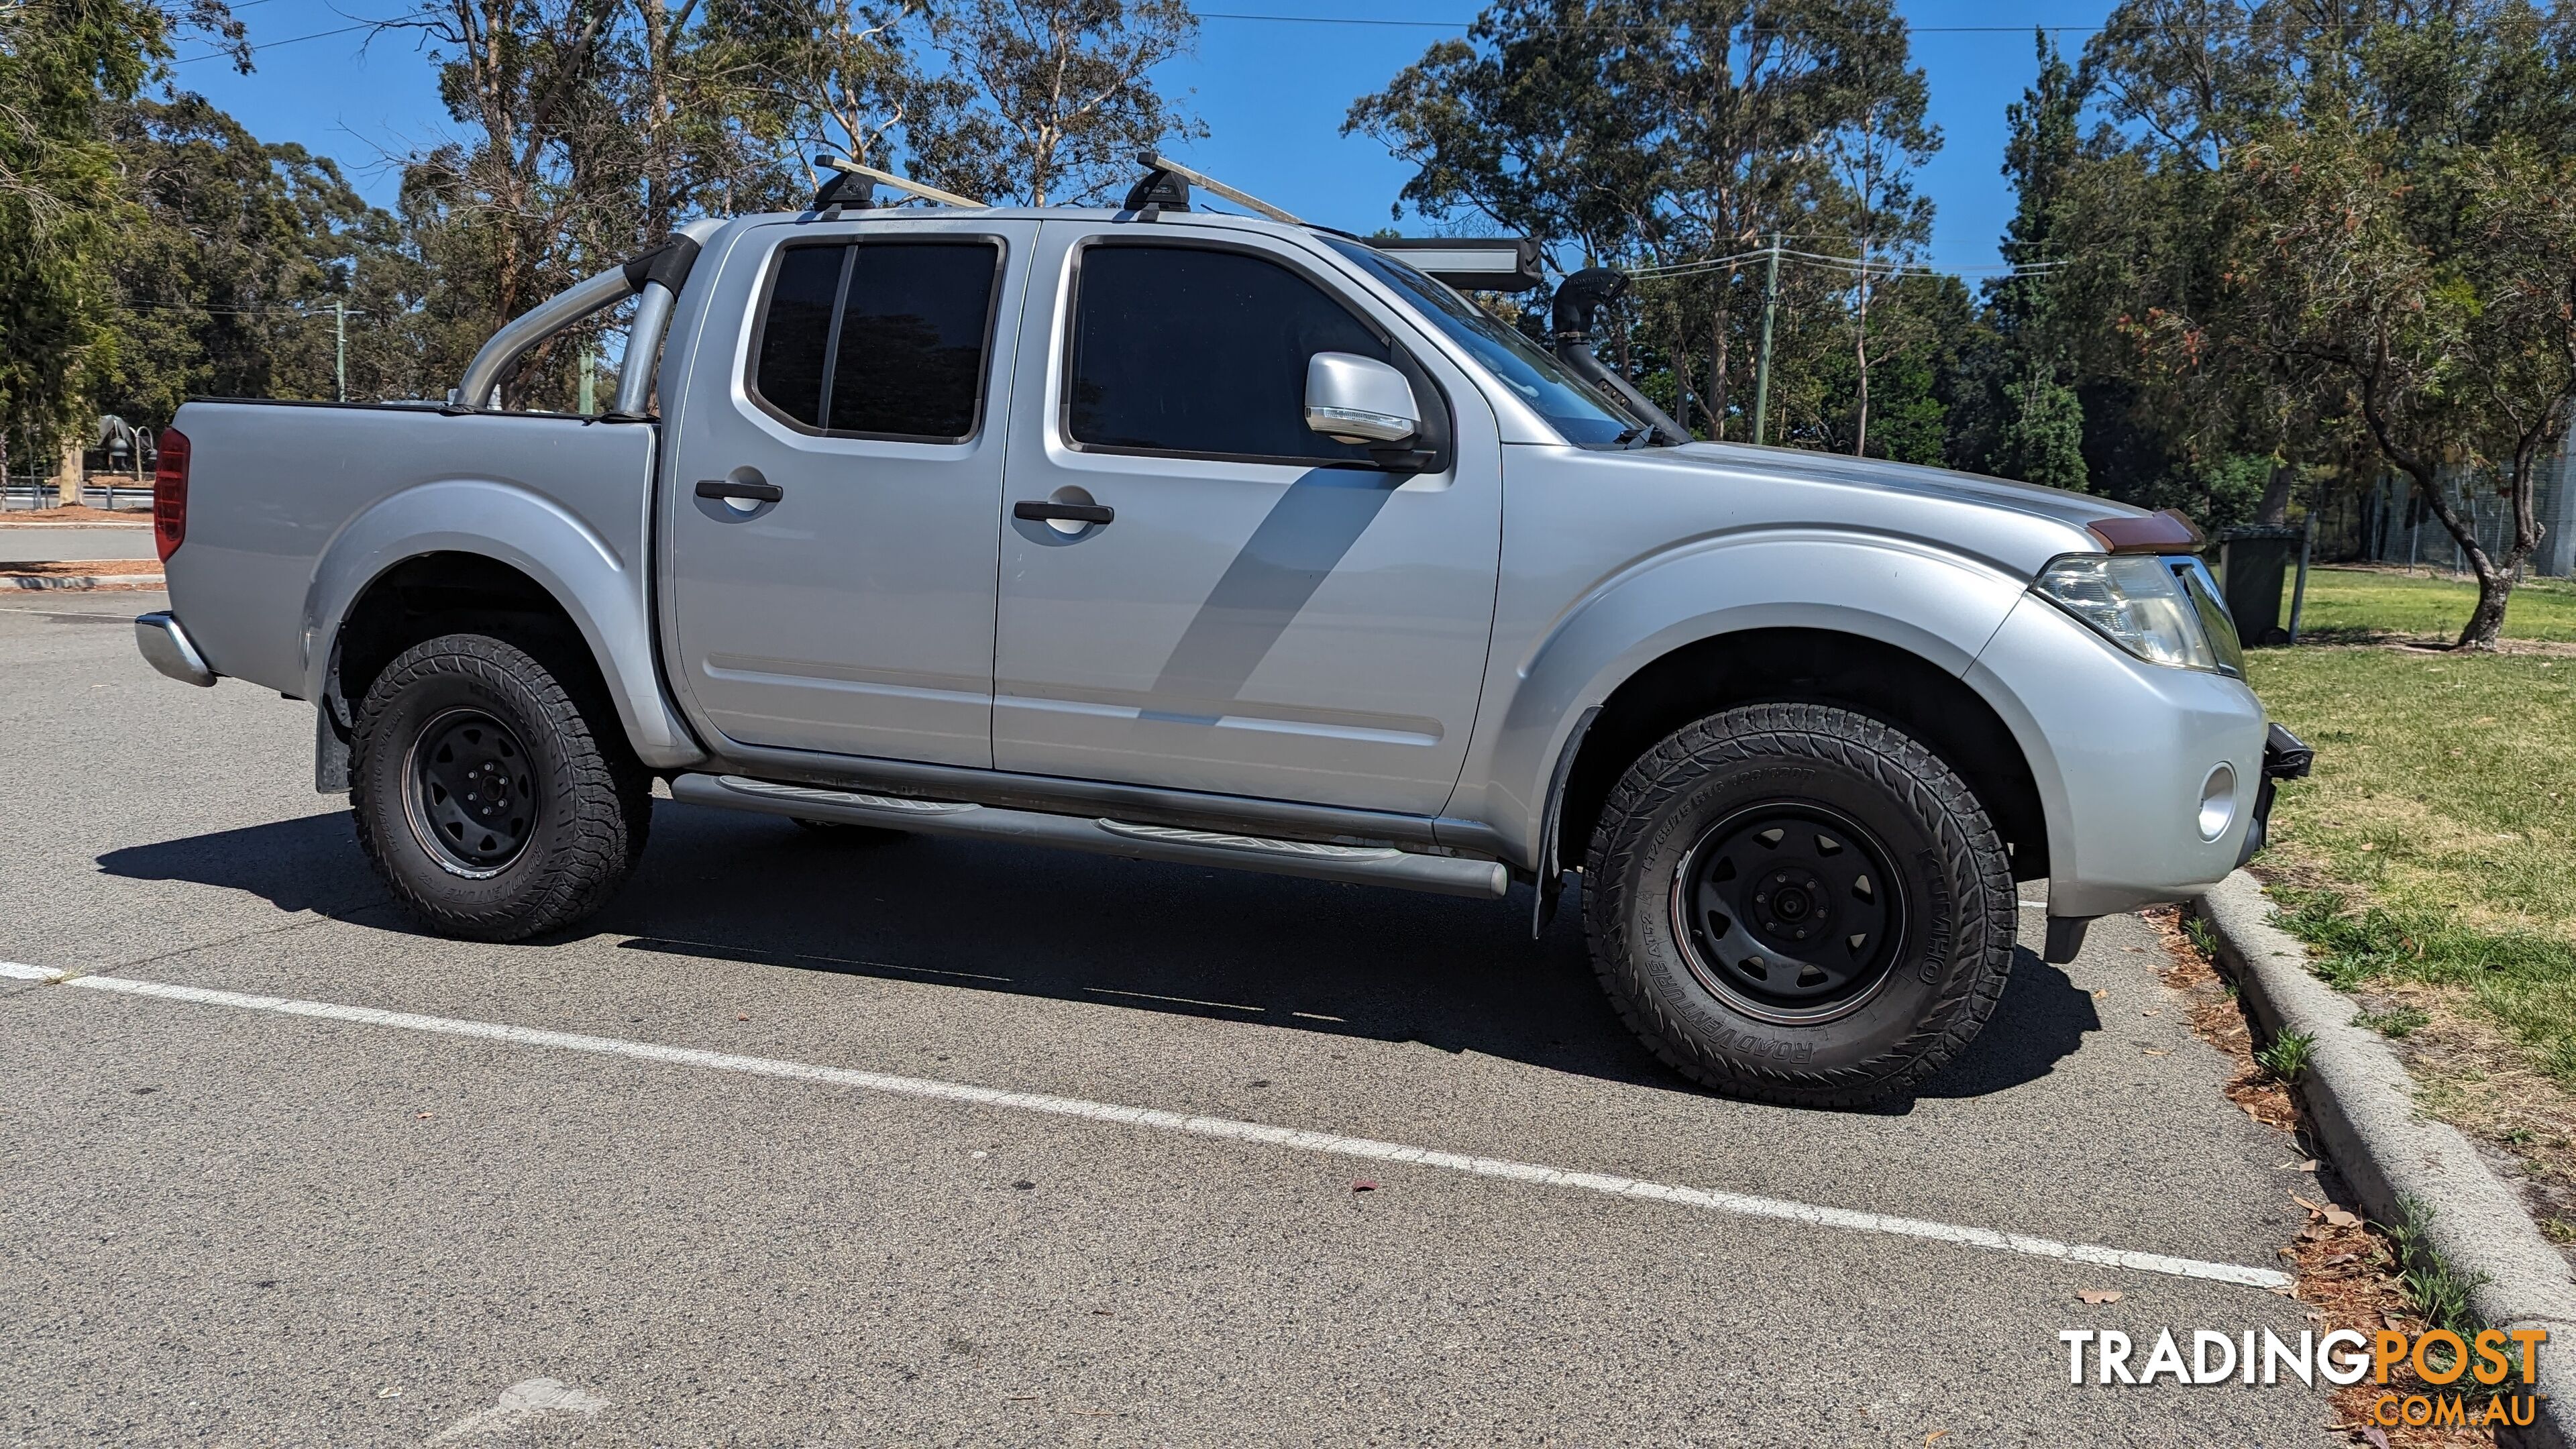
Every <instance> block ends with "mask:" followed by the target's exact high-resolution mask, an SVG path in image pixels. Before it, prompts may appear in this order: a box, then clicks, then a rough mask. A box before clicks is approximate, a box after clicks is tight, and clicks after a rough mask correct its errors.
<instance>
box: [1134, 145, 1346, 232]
mask: <svg viewBox="0 0 2576 1449" xmlns="http://www.w3.org/2000/svg"><path fill="white" fill-rule="evenodd" d="M1136 164H1137V165H1139V166H1142V167H1144V168H1145V179H1143V180H1142V181H1139V182H1137V183H1136V185H1135V186H1134V187H1133V188H1131V189H1130V190H1129V191H1128V193H1127V205H1126V207H1125V209H1126V210H1128V211H1138V212H1141V211H1147V210H1152V211H1187V210H1189V209H1190V191H1189V188H1190V187H1191V186H1193V185H1195V186H1204V187H1206V188H1207V189H1208V190H1210V191H1212V192H1215V193H1216V194H1217V195H1219V196H1222V197H1224V198H1225V199H1226V200H1228V201H1231V202H1233V203H1234V204H1235V205H1237V206H1245V207H1250V208H1251V209H1252V210H1254V211H1257V212H1259V213H1261V214H1262V215H1263V216H1266V217H1268V218H1270V219H1271V220H1272V221H1282V222H1286V223H1287V224H1288V225H1290V226H1307V225H1310V223H1309V222H1307V221H1306V220H1305V219H1304V218H1303V217H1299V216H1293V215H1291V214H1289V213H1288V212H1285V211H1282V210H1280V209H1279V208H1278V207H1275V206H1272V205H1271V204H1270V203H1269V202H1266V201H1264V200H1262V199H1261V198H1260V197H1258V196H1254V195H1252V194H1251V193H1250V192H1246V191H1237V190H1235V189H1234V188H1233V187H1231V186H1228V185H1226V184H1225V183H1224V182H1222V181H1219V180H1217V179H1216V178H1215V177H1213V176H1210V175H1207V174H1206V173H1205V172H1200V171H1193V170H1191V169H1190V168H1188V167H1187V166H1184V165H1182V164H1181V163H1180V162H1178V161H1174V160H1172V159H1171V158H1169V157H1167V156H1163V155H1160V154H1158V153H1156V152H1153V151H1139V152H1137V153H1136ZM1175 179H1177V180H1178V181H1179V182H1181V183H1183V184H1181V185H1179V186H1174V185H1173V184H1172V183H1173V181H1174V180H1175Z"/></svg>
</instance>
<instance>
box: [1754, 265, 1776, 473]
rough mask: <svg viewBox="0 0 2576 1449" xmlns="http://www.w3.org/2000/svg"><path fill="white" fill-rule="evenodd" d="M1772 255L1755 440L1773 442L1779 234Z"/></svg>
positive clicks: (1757, 369) (1757, 373) (1758, 362)
mask: <svg viewBox="0 0 2576 1449" xmlns="http://www.w3.org/2000/svg"><path fill="white" fill-rule="evenodd" d="M1769 250H1770V253H1771V257H1770V260H1769V261H1768V262H1767V263H1765V264H1764V267H1763V273H1762V350H1761V352H1760V353H1758V354H1757V355H1756V356H1755V358H1754V362H1753V441H1755V442H1757V443H1765V442H1769V441H1770V431H1769V427H1770V422H1771V314H1772V313H1773V312H1774V311H1776V310H1778V308H1779V305H1780V233H1778V232H1776V231H1775V232H1773V233H1771V246H1770V248H1769Z"/></svg>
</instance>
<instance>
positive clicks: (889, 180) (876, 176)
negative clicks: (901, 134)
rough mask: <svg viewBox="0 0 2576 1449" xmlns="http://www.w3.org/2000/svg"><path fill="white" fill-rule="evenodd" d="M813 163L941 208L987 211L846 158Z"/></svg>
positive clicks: (974, 203)
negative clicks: (936, 203)
mask: <svg viewBox="0 0 2576 1449" xmlns="http://www.w3.org/2000/svg"><path fill="white" fill-rule="evenodd" d="M814 162H815V164H816V165H819V166H828V167H830V168H832V169H833V170H835V171H839V172H844V173H846V174H848V175H851V176H864V177H866V178H867V179H868V180H870V181H873V182H876V183H877V184H878V185H880V186H891V187H893V188H894V189H895V190H897V191H900V192H902V193H903V194H905V195H906V196H918V197H920V198H921V199H922V200H924V201H935V202H938V203H939V204H940V205H942V206H963V207H970V208H972V209H974V210H977V211H982V210H986V209H987V207H986V205H985V203H983V202H980V201H977V200H976V199H974V198H973V197H971V196H960V195H958V194H957V193H956V192H954V191H942V190H940V189H939V188H938V187H936V186H925V185H923V184H922V183H920V182H918V181H915V180H912V179H911V178H910V177H905V176H897V175H895V174H894V173H893V172H891V171H879V170H878V169H877V168H875V167H874V166H867V165H862V164H861V163H859V162H856V161H852V160H849V159H848V158H846V157H841V156H817V157H815V158H814Z"/></svg>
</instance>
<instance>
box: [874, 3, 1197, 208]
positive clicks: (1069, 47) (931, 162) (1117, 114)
mask: <svg viewBox="0 0 2576 1449" xmlns="http://www.w3.org/2000/svg"><path fill="white" fill-rule="evenodd" d="M929 33H930V43H931V45H932V46H933V47H934V48H936V49H937V50H938V52H939V54H940V55H941V57H942V58H943V59H944V61H945V68H944V73H942V74H939V75H936V76H934V77H932V78H931V79H929V80H928V81H926V82H924V83H923V84H921V85H919V86H917V87H915V88H914V90H913V92H912V101H911V107H910V110H909V112H908V114H907V115H906V117H905V120H904V127H905V132H906V136H907V139H908V141H909V143H910V147H911V150H912V153H913V156H914V159H915V162H916V165H917V168H918V170H919V173H920V174H921V175H922V176H923V177H924V178H925V179H928V180H932V181H936V182H937V183H938V184H940V185H942V186H945V187H948V188H950V189H952V190H957V191H962V192H965V193H966V194H967V195H970V196H977V197H982V198H986V199H990V200H996V201H999V200H1016V201H1021V202H1025V203H1027V204H1028V205H1031V206H1045V205H1048V204H1050V203H1057V204H1061V203H1067V202H1071V203H1080V202H1086V201H1098V200H1102V199H1105V198H1107V197H1109V196H1110V195H1112V194H1113V193H1115V192H1117V191H1121V190H1123V189H1124V188H1125V187H1126V186H1128V185H1129V184H1131V183H1132V182H1133V181H1134V180H1135V178H1136V176H1137V174H1138V172H1137V169H1136V164H1135V158H1136V155H1137V153H1138V152H1140V151H1147V150H1152V149H1155V148H1156V147H1159V146H1161V145H1164V144H1166V143H1167V142H1170V141H1173V140H1177V139H1186V138H1190V137H1194V136H1199V135H1204V134H1205V130H1204V128H1202V127H1201V126H1200V125H1199V124H1198V122H1197V121H1196V120H1195V119H1194V118H1193V117H1192V116H1191V115H1190V113H1189V111H1188V109H1187V108H1186V107H1185V106H1184V105H1182V104H1181V103H1180V102H1179V101H1177V100H1175V99H1173V98H1171V97H1168V96H1165V95H1163V94H1162V93H1161V92H1160V91H1158V90H1156V89H1155V87H1154V83H1153V77H1152V71H1153V70H1154V68H1155V67H1156V66H1159V65H1161V64H1162V63H1163V62H1165V61H1167V60H1172V59H1175V58H1177V57H1180V56H1183V55H1187V54H1189V53H1190V52H1191V51H1192V50H1193V49H1194V48H1195V47H1196V45H1197V43H1198V16H1197V14H1196V13H1195V12H1193V11H1192V10H1191V9H1190V7H1189V4H1188V3H1187V0H956V3H955V4H953V5H951V6H949V7H946V8H943V9H941V10H938V11H936V12H934V13H933V14H932V15H931V16H930V31H929Z"/></svg>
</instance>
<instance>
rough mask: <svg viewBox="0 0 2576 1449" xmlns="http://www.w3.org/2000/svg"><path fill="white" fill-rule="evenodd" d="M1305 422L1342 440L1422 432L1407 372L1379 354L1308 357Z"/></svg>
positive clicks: (1390, 439)
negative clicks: (1377, 358) (1388, 362)
mask: <svg viewBox="0 0 2576 1449" xmlns="http://www.w3.org/2000/svg"><path fill="white" fill-rule="evenodd" d="M1306 426H1307V427H1308V428H1310V429H1312V430H1313V431H1315V432H1318V433H1322V434H1323V435H1324V436H1325V437H1328V438H1331V439H1332V440H1334V441H1335V442H1339V443H1401V442H1403V441H1404V440H1405V439H1407V438H1410V437H1412V436H1413V435H1414V434H1416V433H1419V432H1421V431H1422V410H1421V408H1420V407H1419V406H1418V405H1417V404H1416V403H1415V402H1414V400H1413V384H1411V383H1409V382H1407V381H1405V380H1404V374H1403V373H1400V372H1398V371H1396V370H1395V369H1394V368H1392V367H1389V366H1387V365H1386V364H1385V363H1383V362H1379V361H1378V360H1376V359H1375V358H1370V357H1356V356H1353V355H1352V354H1350V353H1347V352H1318V353H1316V354H1315V355H1314V356H1312V357H1310V358H1307V359H1306Z"/></svg>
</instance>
